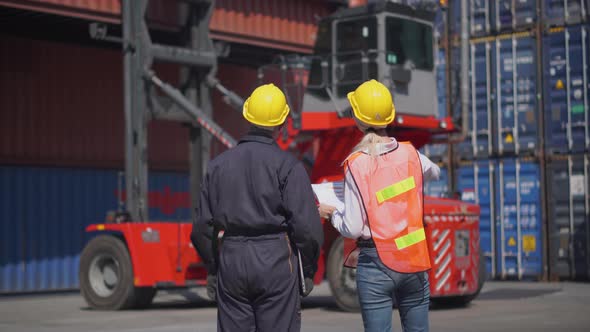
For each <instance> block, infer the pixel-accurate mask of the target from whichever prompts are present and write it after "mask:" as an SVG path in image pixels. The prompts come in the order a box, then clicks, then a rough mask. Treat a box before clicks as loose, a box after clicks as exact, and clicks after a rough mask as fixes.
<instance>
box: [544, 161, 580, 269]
mask: <svg viewBox="0 0 590 332" xmlns="http://www.w3.org/2000/svg"><path fill="white" fill-rule="evenodd" d="M588 167H589V163H588V156H582V155H578V156H571V155H570V156H567V157H564V158H560V159H557V160H553V161H551V163H550V167H549V173H548V176H549V185H550V190H551V193H552V195H551V197H552V200H553V201H554V204H551V205H550V206H549V217H550V218H549V222H550V227H549V231H550V236H549V239H550V244H551V250H550V265H551V274H552V275H553V276H557V277H560V278H573V279H587V278H589V277H590V274H589V269H590V264H589V260H590V255H589V250H590V248H589V245H590V239H589V236H590V232H589V227H590V225H589V223H590V221H589V216H590V215H589V206H588V203H589V202H588V182H589V179H588V176H589V173H588Z"/></svg>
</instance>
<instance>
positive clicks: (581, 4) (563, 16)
mask: <svg viewBox="0 0 590 332" xmlns="http://www.w3.org/2000/svg"><path fill="white" fill-rule="evenodd" d="M589 6H590V0H543V20H544V22H545V26H547V27H551V26H563V25H566V24H578V23H581V22H582V21H585V20H587V19H588V15H589V13H588V7H589Z"/></svg>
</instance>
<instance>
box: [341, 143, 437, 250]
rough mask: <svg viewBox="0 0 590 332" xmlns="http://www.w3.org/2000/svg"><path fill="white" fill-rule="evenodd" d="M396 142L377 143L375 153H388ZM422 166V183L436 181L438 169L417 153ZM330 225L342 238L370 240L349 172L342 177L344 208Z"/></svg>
mask: <svg viewBox="0 0 590 332" xmlns="http://www.w3.org/2000/svg"><path fill="white" fill-rule="evenodd" d="M398 144H399V143H398V142H397V141H396V140H395V138H393V137H391V142H388V143H378V144H377V152H378V153H379V154H383V153H387V152H390V151H392V150H394V149H396V148H397V146H398ZM418 154H419V156H420V162H421V164H422V173H423V174H424V178H423V179H424V181H428V180H433V179H438V177H439V176H440V168H439V167H438V165H436V164H435V163H433V162H432V161H431V160H430V159H428V157H426V156H424V155H423V154H421V153H420V152H418ZM332 225H333V226H334V228H336V230H338V232H340V234H342V236H344V237H347V238H352V239H358V238H359V237H360V238H363V239H370V238H371V232H370V230H369V226H368V221H367V214H366V213H365V208H364V206H363V204H362V200H361V196H360V193H359V191H358V188H357V187H356V184H355V183H354V180H353V178H352V175H351V174H350V172H346V174H345V176H344V208H339V209H337V210H336V211H334V213H333V214H332Z"/></svg>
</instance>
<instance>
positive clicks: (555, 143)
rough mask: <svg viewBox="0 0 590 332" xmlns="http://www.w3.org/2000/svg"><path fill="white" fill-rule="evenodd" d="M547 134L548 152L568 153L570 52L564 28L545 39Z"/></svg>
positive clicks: (545, 112)
mask: <svg viewBox="0 0 590 332" xmlns="http://www.w3.org/2000/svg"><path fill="white" fill-rule="evenodd" d="M543 48H544V50H543V53H544V60H543V62H544V66H543V68H544V70H543V72H544V75H545V77H544V80H543V82H544V90H545V111H544V114H545V128H546V129H545V134H546V149H547V152H549V153H566V152H567V151H568V149H569V140H568V134H567V133H568V129H569V124H568V107H567V106H568V105H567V99H568V98H567V96H568V93H567V87H568V86H569V84H568V79H567V77H568V70H567V69H568V52H567V42H566V34H565V31H564V30H563V29H560V30H559V31H557V32H553V33H549V34H548V35H547V36H545V37H544V43H543Z"/></svg>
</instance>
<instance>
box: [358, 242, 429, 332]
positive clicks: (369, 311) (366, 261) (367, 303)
mask: <svg viewBox="0 0 590 332" xmlns="http://www.w3.org/2000/svg"><path fill="white" fill-rule="evenodd" d="M356 284H357V288H358V295H359V300H360V304H361V311H362V315H363V325H364V327H365V331H367V332H377V331H379V332H382V331H387V332H390V331H391V330H392V326H391V320H392V308H393V306H397V307H398V309H399V315H400V319H401V325H402V328H403V331H404V332H418V331H420V332H422V331H425V332H427V331H428V328H429V327H428V305H429V303H430V286H429V283H428V273H427V272H419V273H398V272H395V271H392V270H391V269H389V268H387V267H386V266H385V265H383V263H381V260H380V259H379V256H378V255H377V250H376V249H375V248H361V252H360V255H359V260H358V266H357V274H356Z"/></svg>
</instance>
